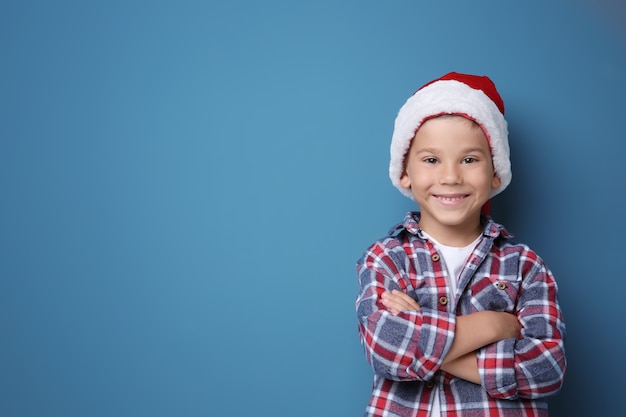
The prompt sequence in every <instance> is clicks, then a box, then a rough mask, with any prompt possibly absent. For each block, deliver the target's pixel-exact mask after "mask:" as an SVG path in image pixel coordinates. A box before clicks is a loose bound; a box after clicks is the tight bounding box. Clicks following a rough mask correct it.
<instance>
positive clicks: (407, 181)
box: [400, 169, 411, 188]
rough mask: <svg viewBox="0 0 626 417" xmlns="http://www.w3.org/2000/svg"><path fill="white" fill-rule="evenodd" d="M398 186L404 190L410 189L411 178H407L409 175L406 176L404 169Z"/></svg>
mask: <svg viewBox="0 0 626 417" xmlns="http://www.w3.org/2000/svg"><path fill="white" fill-rule="evenodd" d="M400 185H401V186H403V187H404V188H411V178H409V174H407V172H406V169H405V170H404V172H403V173H402V176H401V177H400Z"/></svg>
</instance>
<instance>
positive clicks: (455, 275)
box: [422, 231, 481, 417]
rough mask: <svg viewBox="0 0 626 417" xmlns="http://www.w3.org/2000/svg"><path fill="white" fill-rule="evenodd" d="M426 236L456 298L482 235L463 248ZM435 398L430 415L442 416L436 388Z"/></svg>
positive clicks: (434, 416)
mask: <svg viewBox="0 0 626 417" xmlns="http://www.w3.org/2000/svg"><path fill="white" fill-rule="evenodd" d="M422 233H424V236H425V237H426V238H427V239H428V240H430V241H431V242H432V243H433V245H435V249H437V252H439V255H440V256H441V259H442V260H443V264H444V265H445V266H446V269H447V272H448V288H450V291H451V292H452V295H453V296H454V297H456V292H457V284H458V282H459V277H460V275H461V271H462V270H463V267H464V266H465V262H466V261H467V258H468V257H469V256H470V254H471V253H472V251H473V250H474V248H475V247H476V245H477V244H478V241H479V240H480V237H481V235H478V237H477V238H476V239H475V240H474V241H473V242H472V243H470V244H469V245H467V246H463V247H461V248H459V247H455V246H446V245H443V244H441V243H439V242H438V241H437V240H436V239H433V237H432V236H430V235H428V234H427V233H425V232H423V231H422ZM433 394H434V396H435V400H434V401H433V407H432V410H430V415H431V416H432V417H438V416H441V404H440V402H439V388H435V392H434V393H433Z"/></svg>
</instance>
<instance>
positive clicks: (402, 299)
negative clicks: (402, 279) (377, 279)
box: [381, 290, 420, 315]
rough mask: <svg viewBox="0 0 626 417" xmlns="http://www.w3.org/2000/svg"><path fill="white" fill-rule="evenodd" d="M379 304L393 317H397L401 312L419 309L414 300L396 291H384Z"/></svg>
mask: <svg viewBox="0 0 626 417" xmlns="http://www.w3.org/2000/svg"><path fill="white" fill-rule="evenodd" d="M381 302H382V303H383V305H384V306H385V307H387V310H389V312H390V313H391V314H393V315H398V314H400V312H401V311H410V310H419V309H420V306H419V304H417V302H416V301H415V300H414V299H412V298H411V297H410V296H409V295H408V294H405V293H403V292H402V291H398V290H392V291H385V292H384V293H383V294H382V295H381Z"/></svg>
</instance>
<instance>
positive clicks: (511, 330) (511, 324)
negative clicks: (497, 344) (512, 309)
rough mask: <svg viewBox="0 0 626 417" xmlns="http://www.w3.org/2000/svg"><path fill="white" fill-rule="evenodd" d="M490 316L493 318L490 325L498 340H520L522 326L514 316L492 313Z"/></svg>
mask: <svg viewBox="0 0 626 417" xmlns="http://www.w3.org/2000/svg"><path fill="white" fill-rule="evenodd" d="M492 316H494V317H495V320H494V321H493V322H492V323H493V324H494V326H495V329H496V334H497V336H498V338H499V339H510V338H517V339H519V338H521V332H522V325H521V324H520V322H519V320H517V316H516V315H515V314H511V313H504V312H502V313H496V312H494V314H493V315H492Z"/></svg>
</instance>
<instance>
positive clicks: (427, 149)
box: [415, 147, 491, 154]
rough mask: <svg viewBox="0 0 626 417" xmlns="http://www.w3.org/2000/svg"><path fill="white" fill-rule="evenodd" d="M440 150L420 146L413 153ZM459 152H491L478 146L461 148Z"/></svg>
mask: <svg viewBox="0 0 626 417" xmlns="http://www.w3.org/2000/svg"><path fill="white" fill-rule="evenodd" d="M437 152H440V150H439V149H437V148H420V149H416V150H415V153H437ZM459 152H461V153H475V152H476V153H487V154H489V153H491V151H490V150H486V149H483V148H478V147H471V148H461V149H460V150H459Z"/></svg>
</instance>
